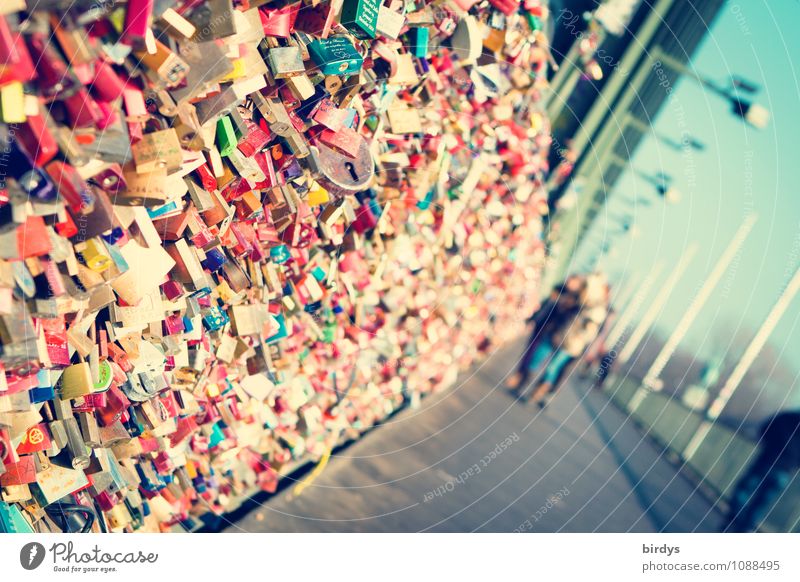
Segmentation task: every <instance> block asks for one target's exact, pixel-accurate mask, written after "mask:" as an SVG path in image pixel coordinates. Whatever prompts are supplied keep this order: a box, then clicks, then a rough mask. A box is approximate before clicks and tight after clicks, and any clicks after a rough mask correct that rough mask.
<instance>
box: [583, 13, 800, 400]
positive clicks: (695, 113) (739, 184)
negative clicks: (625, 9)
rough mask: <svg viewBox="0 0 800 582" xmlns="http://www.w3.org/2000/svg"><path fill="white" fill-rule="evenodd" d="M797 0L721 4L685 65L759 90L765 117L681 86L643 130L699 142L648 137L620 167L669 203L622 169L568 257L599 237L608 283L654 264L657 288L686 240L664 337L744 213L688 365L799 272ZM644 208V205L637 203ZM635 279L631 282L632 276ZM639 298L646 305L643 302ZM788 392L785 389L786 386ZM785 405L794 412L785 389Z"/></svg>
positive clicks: (796, 305)
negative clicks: (606, 246)
mask: <svg viewBox="0 0 800 582" xmlns="http://www.w3.org/2000/svg"><path fill="white" fill-rule="evenodd" d="M798 18H800V1H794V0H779V1H777V2H776V1H771V2H768V1H766V0H740V1H738V2H737V1H729V2H728V3H727V4H726V5H725V6H724V7H723V8H722V10H721V13H720V15H719V16H718V18H717V20H716V21H715V23H714V25H713V26H712V29H711V31H710V33H709V35H708V36H707V37H706V39H705V40H704V41H703V44H702V45H701V46H700V49H699V50H698V52H697V53H696V54H695V58H694V60H693V61H692V63H691V66H692V67H693V68H694V70H695V71H696V72H697V73H698V74H700V75H701V76H704V77H706V78H709V79H712V80H713V81H715V82H718V83H725V82H726V80H727V79H729V78H730V77H731V76H733V75H738V76H741V77H744V78H746V79H747V80H749V81H751V82H753V83H755V84H756V85H758V86H760V88H761V89H760V91H759V92H758V93H757V94H756V95H755V96H754V97H753V98H752V100H753V101H755V102H756V103H759V104H761V105H763V106H765V107H767V108H768V109H769V110H770V112H771V119H770V123H769V126H768V127H767V128H766V129H764V130H758V129H755V128H752V127H749V126H747V125H746V124H744V123H743V122H742V121H741V120H739V119H738V118H737V117H735V116H734V115H732V114H731V112H730V106H729V105H728V104H727V103H726V102H725V100H724V99H723V98H721V97H719V96H717V95H715V94H713V93H711V92H710V91H708V90H707V89H705V88H704V87H703V86H702V85H700V84H699V83H698V82H697V81H695V80H692V79H689V78H686V77H684V78H682V79H681V80H680V81H678V83H676V86H675V91H674V92H673V94H672V97H671V98H670V100H669V101H667V103H666V104H665V105H664V107H663V108H662V110H661V112H660V113H659V116H658V117H657V118H656V120H655V123H654V130H655V133H656V134H659V135H662V136H666V137H668V138H670V139H672V140H680V138H681V133H682V131H684V130H685V131H688V132H689V133H690V134H691V135H692V136H694V137H695V138H696V139H698V140H699V141H701V142H702V143H703V144H705V149H704V150H703V151H691V152H690V153H686V152H683V151H675V150H673V149H671V148H670V147H668V146H666V145H664V144H663V143H661V142H660V141H659V140H658V139H657V138H655V137H653V136H651V137H649V138H647V139H646V140H644V141H643V143H642V144H641V146H640V148H639V149H638V151H637V152H636V153H635V155H634V158H633V160H632V167H633V168H635V169H636V170H638V171H641V172H644V173H646V174H649V175H653V174H655V173H656V172H664V173H665V174H669V175H671V176H672V177H673V182H672V184H673V186H674V187H675V188H677V190H678V191H679V192H680V193H681V200H680V201H679V202H678V203H675V204H665V203H663V201H662V200H661V199H656V198H655V196H654V195H653V191H654V188H653V187H652V186H651V185H649V184H648V183H647V182H646V181H644V180H642V179H641V178H637V177H636V175H635V173H634V172H633V171H628V172H626V174H625V175H624V176H623V177H622V178H621V179H620V180H619V181H618V183H617V185H616V187H615V190H614V191H613V192H612V193H611V195H610V198H609V203H608V204H607V206H606V209H605V213H604V214H601V216H600V217H599V218H598V220H597V221H596V222H595V224H594V225H593V227H592V231H591V234H590V235H589V236H588V237H587V241H586V243H585V244H584V245H583V247H582V248H581V249H579V251H578V252H579V254H578V256H577V259H578V261H577V264H579V265H580V264H581V262H582V257H583V260H585V258H586V257H588V256H590V255H591V253H592V252H593V250H592V249H593V248H597V247H598V246H599V245H602V244H603V242H604V241H610V242H611V248H610V251H609V253H608V255H607V256H606V257H605V258H604V259H603V262H602V263H601V265H602V267H603V268H604V269H605V270H606V271H607V272H608V273H609V275H610V277H611V278H612V281H616V282H617V283H618V285H617V286H618V287H620V283H619V282H621V281H630V280H635V278H637V277H638V278H641V277H642V276H643V274H645V273H647V272H648V271H649V270H650V269H651V268H652V266H653V264H654V263H656V262H657V261H659V260H664V261H665V264H666V265H667V268H666V269H665V271H664V272H663V273H662V274H661V277H660V280H659V284H657V285H656V287H659V286H660V285H662V284H663V282H664V281H666V279H667V277H668V276H669V273H670V271H671V269H672V268H674V265H676V264H677V263H678V261H679V260H680V258H681V257H682V256H683V255H684V254H685V253H686V252H687V249H688V248H689V247H690V245H691V244H692V243H697V244H698V245H699V251H698V253H697V254H696V255H695V257H694V259H693V260H692V261H691V262H690V263H689V266H688V268H687V270H686V273H685V275H684V277H683V278H682V279H681V281H680V282H679V283H678V285H677V286H676V288H675V290H674V293H673V294H672V296H671V297H670V299H669V301H668V302H667V304H666V305H665V308H664V309H663V310H662V311H661V313H660V314H659V317H658V318H657V320H656V323H655V328H656V329H657V330H659V331H660V332H663V333H664V334H667V333H669V332H670V331H671V330H672V329H674V327H675V325H676V324H677V322H678V321H679V319H680V317H681V316H682V315H683V313H684V312H685V311H686V309H687V307H688V306H689V304H690V303H691V300H692V298H693V297H694V295H695V294H696V292H697V290H698V288H699V286H700V285H701V284H702V282H703V280H704V279H705V277H706V275H707V273H708V272H709V271H710V270H711V269H712V268H713V266H714V264H715V262H716V260H717V259H718V258H719V257H720V255H721V254H722V253H723V250H724V249H725V247H726V246H727V245H728V243H729V241H730V240H731V238H732V237H733V235H734V233H735V232H736V230H737V229H738V227H739V225H740V224H741V222H742V221H743V220H744V218H745V216H747V215H748V214H751V213H755V214H757V217H758V218H757V222H756V223H755V226H754V228H753V230H752V232H751V234H750V235H749V237H748V238H747V239H746V241H745V243H744V245H743V247H742V250H741V253H740V254H739V255H738V256H737V257H736V259H734V261H733V263H732V265H731V267H730V268H729V270H728V271H727V272H726V274H725V276H724V277H723V279H722V281H721V282H720V284H719V285H718V286H717V288H716V290H715V292H714V293H713V294H712V296H711V297H710V300H709V301H708V302H707V303H706V305H705V307H704V309H703V310H702V311H701V313H700V315H699V317H698V318H697V320H696V321H695V323H694V325H693V326H692V327H691V328H690V329H689V332H688V334H687V336H686V339H685V340H684V342H683V344H682V347H683V348H689V349H691V350H694V351H695V352H696V353H697V354H698V357H705V358H707V357H710V356H713V355H717V354H716V352H720V351H724V350H725V349H726V348H727V345H728V343H729V342H728V340H729V339H730V337H732V336H733V335H734V333H736V334H739V335H740V336H744V337H748V338H749V337H750V336H751V335H752V333H754V332H755V330H756V329H757V328H758V326H759V325H760V324H761V323H762V322H763V320H764V318H765V317H766V315H767V313H768V312H769V310H770V308H771V307H772V305H773V303H774V302H775V300H776V299H777V297H778V295H779V294H780V291H781V290H782V287H783V286H784V285H785V284H786V283H787V282H788V280H789V278H790V277H791V275H792V274H793V273H794V271H795V269H796V268H797V267H798V265H800V71H798V70H797V69H796V67H795V64H794V63H793V57H794V60H796V61H800V35H798V34H797V32H796V31H797V26H796V23H797V22H798ZM645 200H652V201H653V202H652V204H650V205H649V206H648V205H645V204H644V203H642V201H645ZM625 214H630V215H633V218H634V227H633V229H632V231H633V233H632V234H631V233H629V234H626V235H616V234H614V233H615V231H618V230H619V217H620V216H622V215H625ZM639 280H641V279H639ZM655 292H656V291H655V290H654V291H653V292H651V297H652V296H654V295H655ZM771 343H772V344H773V345H775V346H776V347H777V348H778V349H779V350H781V351H782V352H783V359H784V361H787V362H788V364H789V365H790V366H791V367H792V368H794V369H795V370H800V356H799V355H798V354H800V296H798V297H797V298H795V300H794V301H793V302H792V304H791V306H790V308H789V309H788V311H787V312H786V315H785V316H784V317H783V318H782V320H781V322H780V324H779V325H778V327H777V328H776V330H775V332H774V333H773V335H772V336H771ZM795 388H796V387H795ZM794 395H795V397H794V399H793V404H795V405H799V404H800V390H794Z"/></svg>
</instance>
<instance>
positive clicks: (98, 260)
mask: <svg viewBox="0 0 800 582" xmlns="http://www.w3.org/2000/svg"><path fill="white" fill-rule="evenodd" d="M75 250H76V251H78V252H79V253H80V254H81V256H82V257H83V260H84V261H85V262H86V266H87V267H89V268H90V269H91V270H92V271H94V272H95V273H102V272H103V271H105V270H107V269H108V268H110V267H111V265H113V264H114V260H113V259H112V258H111V256H110V255H109V254H108V253H107V252H106V249H105V248H104V247H103V244H102V243H100V242H98V241H97V240H95V239H89V240H87V241H85V242H82V243H80V244H77V245H75Z"/></svg>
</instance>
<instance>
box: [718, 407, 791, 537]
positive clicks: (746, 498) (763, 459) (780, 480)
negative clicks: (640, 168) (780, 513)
mask: <svg viewBox="0 0 800 582" xmlns="http://www.w3.org/2000/svg"><path fill="white" fill-rule="evenodd" d="M758 444H759V451H758V455H757V456H756V458H755V460H754V461H753V462H752V463H750V465H749V466H748V468H747V470H746V471H745V473H744V475H742V477H741V478H740V479H739V481H738V482H737V483H736V487H735V488H734V490H733V495H732V496H731V501H730V511H729V513H728V517H727V521H726V522H725V525H724V527H723V529H722V531H725V532H752V531H756V530H757V529H758V526H759V524H760V523H761V521H762V520H763V519H764V517H766V515H767V511H769V509H770V507H771V506H772V504H773V503H774V502H775V500H776V499H777V498H778V497H779V496H780V495H781V493H783V491H784V489H786V487H787V486H788V485H789V483H790V482H791V480H792V474H793V473H794V472H795V471H796V470H797V468H798V467H800V410H791V411H784V412H779V413H778V414H776V415H775V416H773V417H771V418H770V419H768V420H767V421H766V422H764V424H763V425H762V426H761V429H760V438H759V440H758Z"/></svg>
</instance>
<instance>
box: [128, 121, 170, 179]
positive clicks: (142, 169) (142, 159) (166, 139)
mask: <svg viewBox="0 0 800 582" xmlns="http://www.w3.org/2000/svg"><path fill="white" fill-rule="evenodd" d="M131 151H132V152H133V160H134V164H135V167H136V172H138V173H140V174H147V173H149V172H156V171H159V170H166V171H167V172H169V171H173V170H176V169H178V168H180V166H181V163H182V162H183V155H182V154H181V143H180V140H179V139H178V134H177V132H176V131H175V130H174V129H172V128H169V129H163V130H159V131H154V132H152V133H146V134H144V136H142V139H141V140H139V141H138V142H136V143H135V144H133V145H132V146H131Z"/></svg>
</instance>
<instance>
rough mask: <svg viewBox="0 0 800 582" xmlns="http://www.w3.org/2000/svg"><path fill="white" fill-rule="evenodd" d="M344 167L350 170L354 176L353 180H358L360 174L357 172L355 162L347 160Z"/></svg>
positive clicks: (352, 176) (351, 175)
mask: <svg viewBox="0 0 800 582" xmlns="http://www.w3.org/2000/svg"><path fill="white" fill-rule="evenodd" d="M344 167H345V168H347V171H348V172H350V177H351V178H353V181H354V182H358V174H357V173H356V167H355V166H354V165H353V162H345V163H344Z"/></svg>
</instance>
